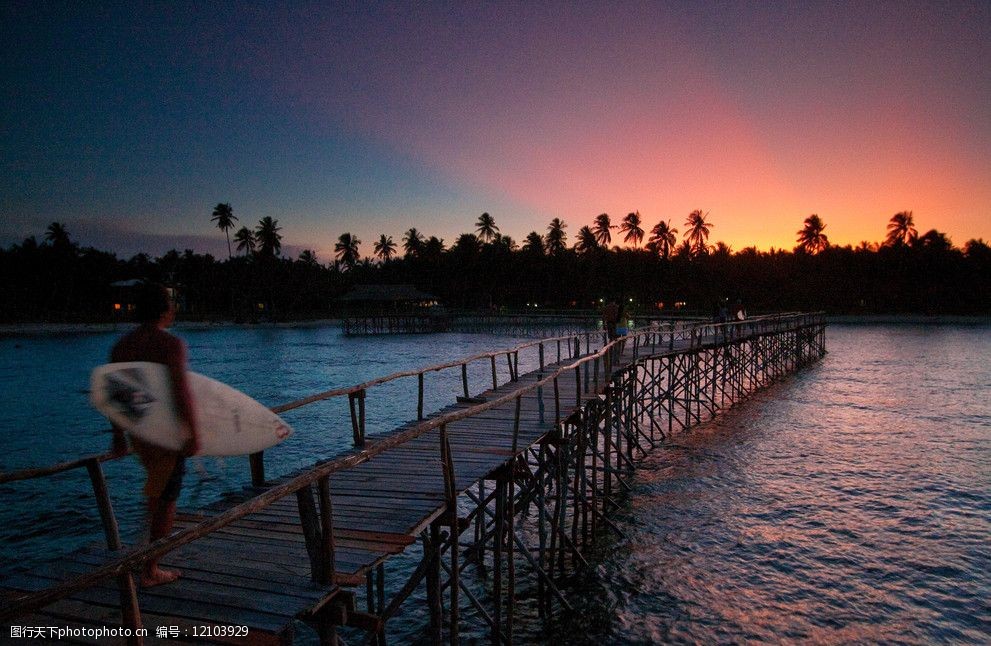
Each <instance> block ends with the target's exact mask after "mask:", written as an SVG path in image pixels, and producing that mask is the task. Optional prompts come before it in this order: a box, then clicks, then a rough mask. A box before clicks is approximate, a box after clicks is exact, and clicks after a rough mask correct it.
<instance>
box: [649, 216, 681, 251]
mask: <svg viewBox="0 0 991 646" xmlns="http://www.w3.org/2000/svg"><path fill="white" fill-rule="evenodd" d="M676 233H678V230H677V229H673V228H671V221H670V220H668V221H667V222H665V221H664V220H661V221H660V222H658V223H657V224H655V225H654V228H653V229H651V230H650V244H651V245H653V247H654V249H655V250H656V251H657V253H659V254H661V257H662V258H664V259H665V260H667V259H668V258H669V257H670V256H671V252H672V251H673V250H674V246H675V245H676V244H677V243H678V238H677V237H675V234H676Z"/></svg>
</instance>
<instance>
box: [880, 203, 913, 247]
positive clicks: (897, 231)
mask: <svg viewBox="0 0 991 646" xmlns="http://www.w3.org/2000/svg"><path fill="white" fill-rule="evenodd" d="M917 237H919V232H918V231H916V230H915V223H914V222H913V221H912V212H911V211H901V212H900V213H895V214H894V215H893V216H891V219H890V220H889V221H888V237H887V238H885V239H884V244H886V245H888V246H890V247H895V246H898V245H903V244H908V243H910V242H913V241H914V240H915V239H916V238H917Z"/></svg>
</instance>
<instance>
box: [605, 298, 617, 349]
mask: <svg viewBox="0 0 991 646" xmlns="http://www.w3.org/2000/svg"><path fill="white" fill-rule="evenodd" d="M619 317H620V309H619V305H617V304H616V301H614V300H610V301H609V302H608V303H607V304H606V306H605V307H604V308H602V327H603V328H604V329H605V330H606V338H607V339H608V340H609V341H613V340H614V339H616V337H617V336H618V334H617V333H616V326H617V325H618V324H619Z"/></svg>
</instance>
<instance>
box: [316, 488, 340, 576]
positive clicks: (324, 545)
mask: <svg viewBox="0 0 991 646" xmlns="http://www.w3.org/2000/svg"><path fill="white" fill-rule="evenodd" d="M317 487H318V495H319V497H320V570H319V571H320V583H334V571H335V568H336V565H337V561H336V557H335V548H334V507H333V503H331V500H330V476H323V477H321V478H320V479H319V480H318V481H317Z"/></svg>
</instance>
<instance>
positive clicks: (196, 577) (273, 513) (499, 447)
mask: <svg viewBox="0 0 991 646" xmlns="http://www.w3.org/2000/svg"><path fill="white" fill-rule="evenodd" d="M681 343H684V342H681ZM582 356H586V355H582ZM617 356H619V355H617ZM632 360H633V351H632V346H631V347H629V348H627V349H626V351H625V352H624V353H623V354H622V355H621V357H620V358H619V361H618V362H617V363H616V364H615V366H614V367H615V369H617V370H619V369H622V368H623V367H624V366H625V365H627V364H628V363H629V362H630V361H632ZM571 362H572V360H567V361H562V362H560V363H553V364H547V365H546V367H545V370H544V371H543V373H542V374H544V375H546V374H548V373H551V372H553V371H554V370H556V369H558V368H560V367H562V366H564V365H567V364H570V363H571ZM603 377H604V376H603ZM537 379H538V371H534V372H531V373H527V374H524V375H520V376H519V378H518V380H517V381H515V382H509V383H507V384H505V385H502V386H500V387H499V388H497V389H489V390H486V391H484V392H481V393H477V394H475V395H474V397H473V398H472V400H473V401H474V402H476V403H477V402H479V401H483V400H488V399H494V398H496V397H504V396H506V395H508V394H511V393H512V392H515V391H517V390H520V389H525V388H526V387H528V386H530V385H532V384H534V383H535V382H536V381H537ZM575 379H576V377H575V375H574V373H573V372H565V373H562V375H561V379H560V382H559V388H560V390H561V392H567V393H572V398H571V400H570V402H571V403H570V404H569V405H567V406H566V407H565V408H564V409H563V410H562V411H561V417H562V419H563V418H566V417H567V416H569V415H570V414H571V413H572V412H574V410H576V409H577V408H578V405H577V402H576V401H575V397H574V392H575V390H576V384H575ZM604 384H605V379H604V378H603V379H602V381H601V382H600V390H601V388H602V387H603V386H604ZM594 396H596V395H593V394H589V395H587V396H584V397H585V398H588V397H594ZM549 398H550V400H551V402H553V395H552V394H549ZM521 401H522V406H521V414H520V427H519V434H518V437H517V442H518V446H519V447H521V448H522V447H527V446H530V445H532V444H535V443H537V442H538V441H539V440H540V439H541V438H542V437H544V436H545V435H546V434H547V433H548V432H550V431H552V430H553V429H554V427H555V423H554V422H555V419H554V410H553V403H551V404H550V406H549V407H547V410H546V411H545V413H544V421H543V422H541V421H540V417H541V416H540V412H539V402H538V399H537V395H536V394H535V393H533V394H528V395H525V396H523V397H522V398H521ZM473 405H474V404H469V403H458V404H454V405H451V406H448V407H446V408H444V409H442V410H440V411H437V412H436V413H434V414H433V415H431V416H430V417H428V418H427V419H430V418H434V417H441V416H444V415H447V414H449V413H453V412H458V411H464V410H468V409H470V408H472V406H473ZM514 419H515V405H514V404H512V403H507V404H504V405H502V406H498V407H495V408H492V409H490V410H487V411H485V412H483V413H481V414H479V415H476V416H473V417H470V418H467V419H464V420H461V421H457V422H454V423H452V424H449V425H447V426H446V428H447V433H448V437H449V441H450V445H451V449H452V453H453V456H452V457H453V462H454V465H455V466H456V470H455V478H456V483H457V492H458V494H462V493H464V492H465V491H466V490H467V489H469V488H470V487H471V486H472V485H474V484H475V483H476V482H477V481H478V480H480V479H482V478H484V477H486V476H488V475H489V474H491V473H492V472H493V471H495V470H497V469H499V468H500V467H502V466H503V465H505V464H506V462H507V460H509V459H510V458H511V456H512V455H513V452H512V449H513V435H514ZM418 423H419V422H410V423H408V424H407V425H405V426H402V427H400V428H398V429H396V430H395V431H394V433H399V432H402V431H403V430H406V429H409V428H412V427H414V426H416V425H417V424H418ZM439 433H440V431H439V429H433V430H430V431H428V432H427V433H425V434H423V435H421V436H419V437H417V438H414V439H412V440H410V441H408V442H405V443H403V444H401V445H399V446H396V447H392V448H390V449H389V450H388V451H386V452H385V453H383V454H380V455H376V456H375V457H373V458H371V459H369V460H367V461H365V462H362V463H360V464H357V465H355V466H352V467H350V468H347V469H345V470H342V471H338V472H335V473H334V474H332V475H331V477H330V490H331V492H332V496H333V509H334V512H333V516H334V518H333V520H334V544H335V566H336V567H335V575H336V576H335V581H337V582H338V583H340V584H342V585H349V586H358V585H362V584H364V582H365V576H366V575H367V573H368V572H370V571H371V570H372V569H373V568H374V567H375V566H377V565H378V564H380V563H382V562H384V561H385V560H387V559H388V558H389V557H391V556H394V555H396V554H399V553H401V552H403V551H404V550H405V549H406V547H407V546H409V545H411V544H413V543H415V542H416V538H417V536H418V535H419V534H420V532H422V531H423V530H424V529H425V528H426V527H428V526H429V525H430V523H431V522H432V521H433V520H435V519H436V518H437V517H438V516H440V515H441V514H442V513H443V512H444V511H445V509H446V497H445V493H444V487H445V482H444V474H443V469H442V466H441V463H440V455H439V453H438V445H439ZM376 439H380V438H369V439H368V442H367V447H371V446H374V444H375V440H376ZM291 479H292V476H287V477H284V478H281V479H279V480H277V481H275V482H273V483H272V486H275V485H278V484H281V483H284V482H287V481H289V480H291ZM256 493H258V491H257V489H251V490H246V491H245V493H244V498H247V497H249V496H251V495H254V494H256ZM231 502H232V501H231V499H229V498H228V499H226V500H224V501H222V502H220V503H216V504H214V505H212V506H211V507H208V508H206V509H205V510H200V511H194V512H189V511H186V512H181V513H180V514H179V515H178V517H177V521H176V529H177V530H181V529H184V528H189V527H192V526H194V525H196V524H197V523H199V522H201V521H203V520H204V519H206V518H209V517H210V516H211V514H212V513H219V512H220V511H222V510H223V509H226V508H227V507H229V506H230V505H231ZM116 556H118V555H117V554H114V553H113V552H110V551H108V550H107V549H106V548H105V547H96V546H94V547H92V548H89V549H86V550H83V551H81V552H76V553H73V554H70V555H68V556H67V557H66V558H65V559H63V560H62V561H61V562H60V566H59V567H55V568H52V569H49V570H45V571H37V572H32V573H29V574H18V575H15V576H12V577H10V578H8V579H7V580H6V581H5V582H4V587H5V588H6V589H7V590H8V591H28V592H30V591H37V590H43V589H46V588H49V587H51V586H54V585H57V584H59V583H60V582H62V581H63V580H65V579H66V578H69V577H71V576H73V575H78V574H82V573H84V572H86V571H88V570H92V569H93V568H94V567H97V566H100V565H103V564H105V563H108V562H110V561H112V560H113V558H115V557H116ZM162 564H163V565H164V566H166V567H174V568H177V569H181V570H182V572H183V576H182V578H180V579H179V580H178V581H177V582H175V583H173V584H169V585H165V586H159V587H156V588H151V589H148V590H140V591H139V592H138V601H139V604H140V607H141V613H142V614H141V616H142V621H143V625H144V626H145V628H146V629H148V630H149V637H153V636H154V635H155V630H156V628H158V627H159V626H170V627H172V626H175V627H178V628H179V629H180V631H185V633H184V634H186V635H189V634H191V631H192V630H193V629H194V627H195V626H200V625H237V626H247V627H248V632H249V634H250V636H251V637H252V640H251V641H252V642H256V641H257V642H258V643H265V642H268V641H273V642H275V643H280V642H284V641H286V640H289V639H291V636H292V624H293V621H294V620H296V619H306V618H307V617H310V616H312V615H313V614H314V613H316V612H317V611H319V610H320V608H321V607H322V606H323V605H324V604H325V603H327V602H328V601H329V600H330V599H331V598H333V597H334V595H335V594H336V593H337V592H338V591H339V590H340V588H339V587H338V586H336V585H328V584H322V585H321V584H317V583H314V582H312V580H311V565H310V564H311V559H310V556H309V554H308V552H307V547H306V542H305V540H304V535H303V529H302V524H301V521H300V514H299V507H298V505H297V501H296V499H295V498H294V497H285V498H282V499H280V500H278V501H277V502H275V503H273V504H272V505H270V506H268V507H266V508H265V509H263V510H261V511H259V512H256V513H253V514H250V515H248V516H246V517H244V518H242V519H240V520H237V521H234V522H233V523H230V524H228V525H226V526H224V527H222V528H221V529H219V530H217V531H215V532H212V533H210V534H208V535H207V536H204V537H203V538H201V539H198V540H196V541H195V542H193V543H190V544H188V545H185V546H182V547H180V548H178V549H176V550H175V551H174V552H172V553H170V554H168V555H167V556H166V557H165V558H164V559H163V560H162ZM18 623H19V624H20V625H24V626H55V625H59V626H90V627H97V626H120V625H121V613H120V598H119V595H118V590H117V585H116V583H115V582H114V581H113V580H108V581H105V582H104V583H103V584H101V585H98V586H95V587H92V588H89V589H86V590H83V591H81V592H78V593H76V594H74V595H72V596H71V597H70V598H68V599H64V600H60V601H57V602H55V603H53V604H51V605H49V606H48V607H46V608H44V609H42V610H40V611H37V612H35V613H32V614H31V615H27V616H23V617H21V618H20V619H19V620H18ZM76 641H78V642H80V643H101V644H105V643H108V642H107V639H106V638H100V639H92V640H89V639H85V638H83V639H78V640H76ZM172 641H178V640H176V639H173V640H172ZM192 641H197V642H202V641H203V640H199V639H197V640H192ZM207 641H210V640H207ZM218 641H225V640H218ZM233 641H234V642H236V643H244V640H243V639H235V640H233ZM68 642H69V643H72V640H71V639H70V640H68ZM121 643H123V640H121Z"/></svg>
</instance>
